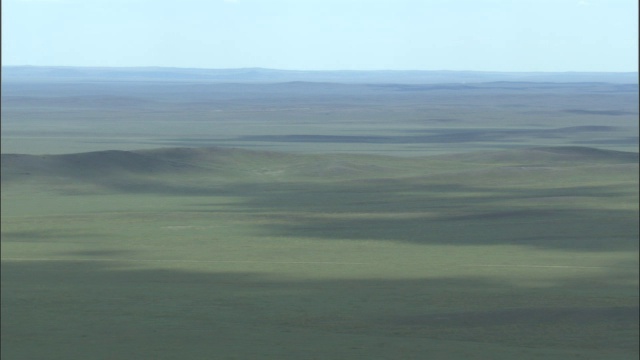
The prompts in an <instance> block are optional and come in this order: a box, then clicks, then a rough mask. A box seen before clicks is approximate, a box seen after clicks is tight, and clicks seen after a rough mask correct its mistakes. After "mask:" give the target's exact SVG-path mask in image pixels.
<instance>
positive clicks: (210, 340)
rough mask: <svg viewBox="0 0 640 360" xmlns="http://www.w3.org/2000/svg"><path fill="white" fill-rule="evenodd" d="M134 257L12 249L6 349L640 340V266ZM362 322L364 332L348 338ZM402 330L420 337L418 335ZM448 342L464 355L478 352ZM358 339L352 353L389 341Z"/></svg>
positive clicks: (576, 344)
mask: <svg viewBox="0 0 640 360" xmlns="http://www.w3.org/2000/svg"><path fill="white" fill-rule="evenodd" d="M128 265H130V263H127V262H122V263H108V264H107V263H104V262H99V261H95V262H92V261H58V262H35V261H34V262H28V261H23V262H17V261H3V262H2V283H3V292H2V297H3V299H2V307H3V312H2V313H3V317H2V322H3V349H2V352H3V355H5V356H9V355H12V356H18V355H23V356H24V355H25V354H29V353H30V352H31V354H32V355H33V351H35V352H37V351H40V352H41V355H42V352H44V351H46V353H47V354H48V357H49V358H76V357H78V356H81V355H83V354H84V355H87V354H92V356H93V357H95V356H101V355H102V354H109V356H111V357H117V358H122V357H128V356H131V355H138V354H139V355H141V356H142V355H143V354H149V353H154V354H157V358H158V359H170V358H178V357H181V358H185V357H184V356H187V358H189V355H186V354H191V353H190V352H189V351H191V350H193V349H197V350H198V351H197V353H198V354H203V353H207V354H210V353H217V354H225V355H229V356H231V355H235V356H241V357H242V356H243V355H244V356H245V357H246V356H255V355H256V354H258V353H259V352H263V353H262V354H263V355H264V354H265V352H267V353H269V352H274V353H273V354H271V355H272V357H273V358H283V356H284V358H286V356H291V351H294V350H295V349H297V347H298V346H299V347H300V348H301V349H305V351H313V352H314V354H316V355H323V354H324V355H323V357H324V358H330V357H332V356H333V357H335V356H338V355H336V354H340V352H338V353H334V351H336V350H335V347H336V346H338V347H341V346H347V347H350V348H352V349H353V346H354V345H356V344H360V345H362V341H366V340H364V339H363V338H362V336H364V337H368V336H371V337H372V339H371V340H370V341H380V339H386V340H385V341H389V343H388V346H389V347H390V348H388V349H384V350H382V351H387V352H389V355H390V356H391V355H392V354H393V353H396V354H397V351H399V350H401V348H402V347H404V350H403V351H409V352H411V353H415V354H416V356H417V355H418V354H421V353H423V351H425V350H426V349H425V347H428V346H433V343H428V344H424V341H425V340H427V339H432V340H433V339H437V340H443V341H471V342H474V343H478V344H480V343H484V344H486V343H493V344H502V345H506V346H515V347H518V346H524V347H527V348H545V349H558V350H560V349H567V348H573V349H574V351H578V350H579V349H582V350H584V351H593V350H598V351H624V352H628V353H633V352H636V351H637V343H638V338H637V325H638V307H637V304H634V303H633V300H632V299H626V300H625V298H624V296H619V299H620V300H619V304H618V305H615V306H613V305H611V302H610V300H608V299H610V297H609V296H607V295H606V294H608V293H609V292H613V293H615V294H624V293H629V294H632V293H633V289H634V286H633V285H630V283H631V282H630V280H632V279H630V278H629V276H628V274H626V275H625V274H622V276H621V274H620V273H618V272H616V271H612V272H610V273H606V274H601V275H597V276H591V277H589V278H584V279H581V278H576V279H559V280H558V281H557V282H555V283H553V284H550V285H548V286H546V287H545V288H528V287H527V286H522V287H520V286H518V285H514V284H511V283H504V282H500V281H496V280H492V279H488V278H482V277H441V278H424V279H396V280H393V279H369V280H364V279H344V280H337V279H329V280H291V279H288V280H287V279H283V278H278V277H275V276H265V275H261V274H259V273H254V272H206V271H202V272H195V271H186V270H175V269H135V268H133V269H132V268H131V267H130V266H128ZM594 284H603V285H604V286H602V287H598V288H597V289H595V290H594ZM587 294H588V295H587ZM497 299H499V301H497ZM241 334H243V335H242V336H240V335H241ZM294 334H308V335H306V336H307V337H308V338H307V339H304V340H306V341H309V342H308V343H299V342H292V341H291V340H292V339H297V338H295V336H294ZM353 335H357V336H359V337H356V338H349V339H350V340H347V341H346V343H336V342H335V339H336V338H335V336H338V337H344V336H347V337H348V336H353ZM26 339H28V341H25V340H26ZM311 339H313V341H311ZM401 339H405V340H407V341H409V339H414V340H412V341H411V342H410V344H411V345H410V346H412V347H410V348H409V349H407V348H406V344H404V345H403V344H401V343H400V344H399V343H397V342H398V341H399V340H401ZM298 340H299V339H298ZM283 344H287V345H283ZM394 344H395V345H394ZM421 344H422V345H421ZM42 345H47V346H46V348H43V347H42ZM283 346H284V347H283ZM443 346H446V344H444V345H443ZM448 346H453V347H452V348H451V349H450V354H454V355H455V357H453V358H468V357H465V356H468V354H466V355H463V354H459V355H458V353H457V350H456V348H455V346H456V344H455V343H454V344H449V345H448ZM252 347H255V348H253V349H252ZM316 348H317V349H316ZM357 348H358V349H360V350H357V351H352V354H353V355H358V356H363V357H364V358H371V356H372V355H373V356H376V355H379V354H380V353H378V351H380V350H378V349H377V348H372V347H371V346H362V347H361V346H358V347H357ZM45 349H46V350H45ZM479 349H483V348H482V347H481V346H480V347H479ZM585 349H589V350H585ZM344 350H345V349H340V351H344ZM225 351H227V352H229V353H225ZM316 351H317V352H316ZM125 354H126V356H124V355H125ZM287 354H289V355H287ZM181 355H182V356H181ZM278 355H279V356H278ZM486 355H487V356H488V357H490V355H495V354H486ZM192 356H193V355H192ZM195 357H196V358H197V356H195ZM294 358H295V356H294ZM560 358H561V357H560Z"/></svg>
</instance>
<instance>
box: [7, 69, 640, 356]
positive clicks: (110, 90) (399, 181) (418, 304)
mask: <svg viewBox="0 0 640 360" xmlns="http://www.w3.org/2000/svg"><path fill="white" fill-rule="evenodd" d="M5 90H6V91H5ZM2 95H3V104H2V105H3V106H2V112H3V113H2V120H3V132H2V357H3V358H7V359H65V360H66V359H86V358H92V359H121V358H153V359H177V358H180V359H212V358H215V359H513V358H520V359H572V358H580V359H635V358H637V356H638V323H639V320H638V317H639V315H638V215H639V214H638V152H637V128H638V120H637V116H638V109H637V85H628V84H615V83H546V82H545V83H541V82H538V83H519V82H518V83H514V82H491V83H472V84H465V85H464V86H462V85H460V84H457V85H455V86H454V85H452V84H450V83H448V84H444V85H443V84H335V83H300V82H290V83H265V84H248V83H242V84H240V83H236V84H228V83H226V84H223V83H190V82H175V83H167V82H154V83H150V82H144V81H137V82H136V81H132V82H131V83H128V84H126V86H125V85H123V84H122V83H120V82H96V81H94V82H68V83H61V82H51V81H49V82H47V81H41V82H37V81H36V82H28V81H21V82H16V83H4V82H3V94H2Z"/></svg>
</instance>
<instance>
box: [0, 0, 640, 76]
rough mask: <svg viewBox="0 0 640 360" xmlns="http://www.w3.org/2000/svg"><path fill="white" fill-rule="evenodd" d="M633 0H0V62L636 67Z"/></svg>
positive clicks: (355, 67)
mask: <svg viewBox="0 0 640 360" xmlns="http://www.w3.org/2000/svg"><path fill="white" fill-rule="evenodd" d="M637 14H638V1H637V0H3V1H2V61H3V65H59V66H170V67H192V68H241V67H264V68H275V69H293V70H337V69H343V70H382V69H393V70H479V71H637V69H638V55H637V50H638V15H637Z"/></svg>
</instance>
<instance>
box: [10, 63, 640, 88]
mask: <svg viewBox="0 0 640 360" xmlns="http://www.w3.org/2000/svg"><path fill="white" fill-rule="evenodd" d="M133 80H137V81H176V82H223V83H227V82H228V83H273V82H291V81H309V82H338V83H368V84H372V83H396V84H434V83H481V82H494V81H509V82H609V83H629V84H637V83H638V73H637V72H489V71H419V70H416V71H404V70H402V71H401V70H378V71H347V70H344V71H297V70H275V69H264V68H241V69H185V68H167V67H130V68H109V67H63V66H3V67H2V81H3V82H11V81H71V82H76V81H133Z"/></svg>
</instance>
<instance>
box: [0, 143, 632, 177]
mask: <svg viewBox="0 0 640 360" xmlns="http://www.w3.org/2000/svg"><path fill="white" fill-rule="evenodd" d="M637 163H638V153H631V152H622V151H610V150H601V149H595V148H588V147H543V148H530V149H520V150H503V151H487V152H474V153H466V154H465V153H463V154H453V155H434V156H426V157H414V158H407V157H391V156H381V155H353V154H321V155H318V154H293V153H283V152H271V151H253V150H244V149H233V148H221V147H210V148H165V149H155V150H139V151H115V150H112V151H97V152H87V153H78V154H64V155H23V154H2V172H1V174H2V182H3V184H10V183H16V182H21V181H29V180H37V181H44V182H47V181H48V180H47V179H54V180H55V181H56V182H58V183H59V182H65V181H83V182H97V183H104V182H105V181H107V180H108V181H114V180H117V181H127V179H147V180H151V181H155V182H157V181H160V180H161V179H166V178H171V179H174V180H176V179H177V180H178V181H179V180H180V179H185V180H188V179H193V178H199V179H200V180H199V181H205V182H206V181H215V180H216V179H222V180H225V181H226V180H229V179H236V180H242V181H263V180H266V181H274V180H276V181H291V180H296V181H298V180H304V179H306V180H314V181H316V180H319V181H322V180H323V179H334V180H339V179H344V180H352V179H365V178H366V179H374V178H378V179H381V178H400V177H411V176H433V175H437V174H449V175H451V174H454V173H456V172H465V173H466V172H468V171H475V170H480V171H484V170H486V169H487V168H494V169H498V170H500V169H509V171H511V169H512V168H513V167H526V168H527V169H530V170H535V169H536V168H542V167H546V168H548V167H554V166H557V167H576V166H594V165H598V166H601V165H607V166H608V165H620V164H630V165H634V164H637ZM465 176H467V175H465ZM65 179H66V180H65Z"/></svg>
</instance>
